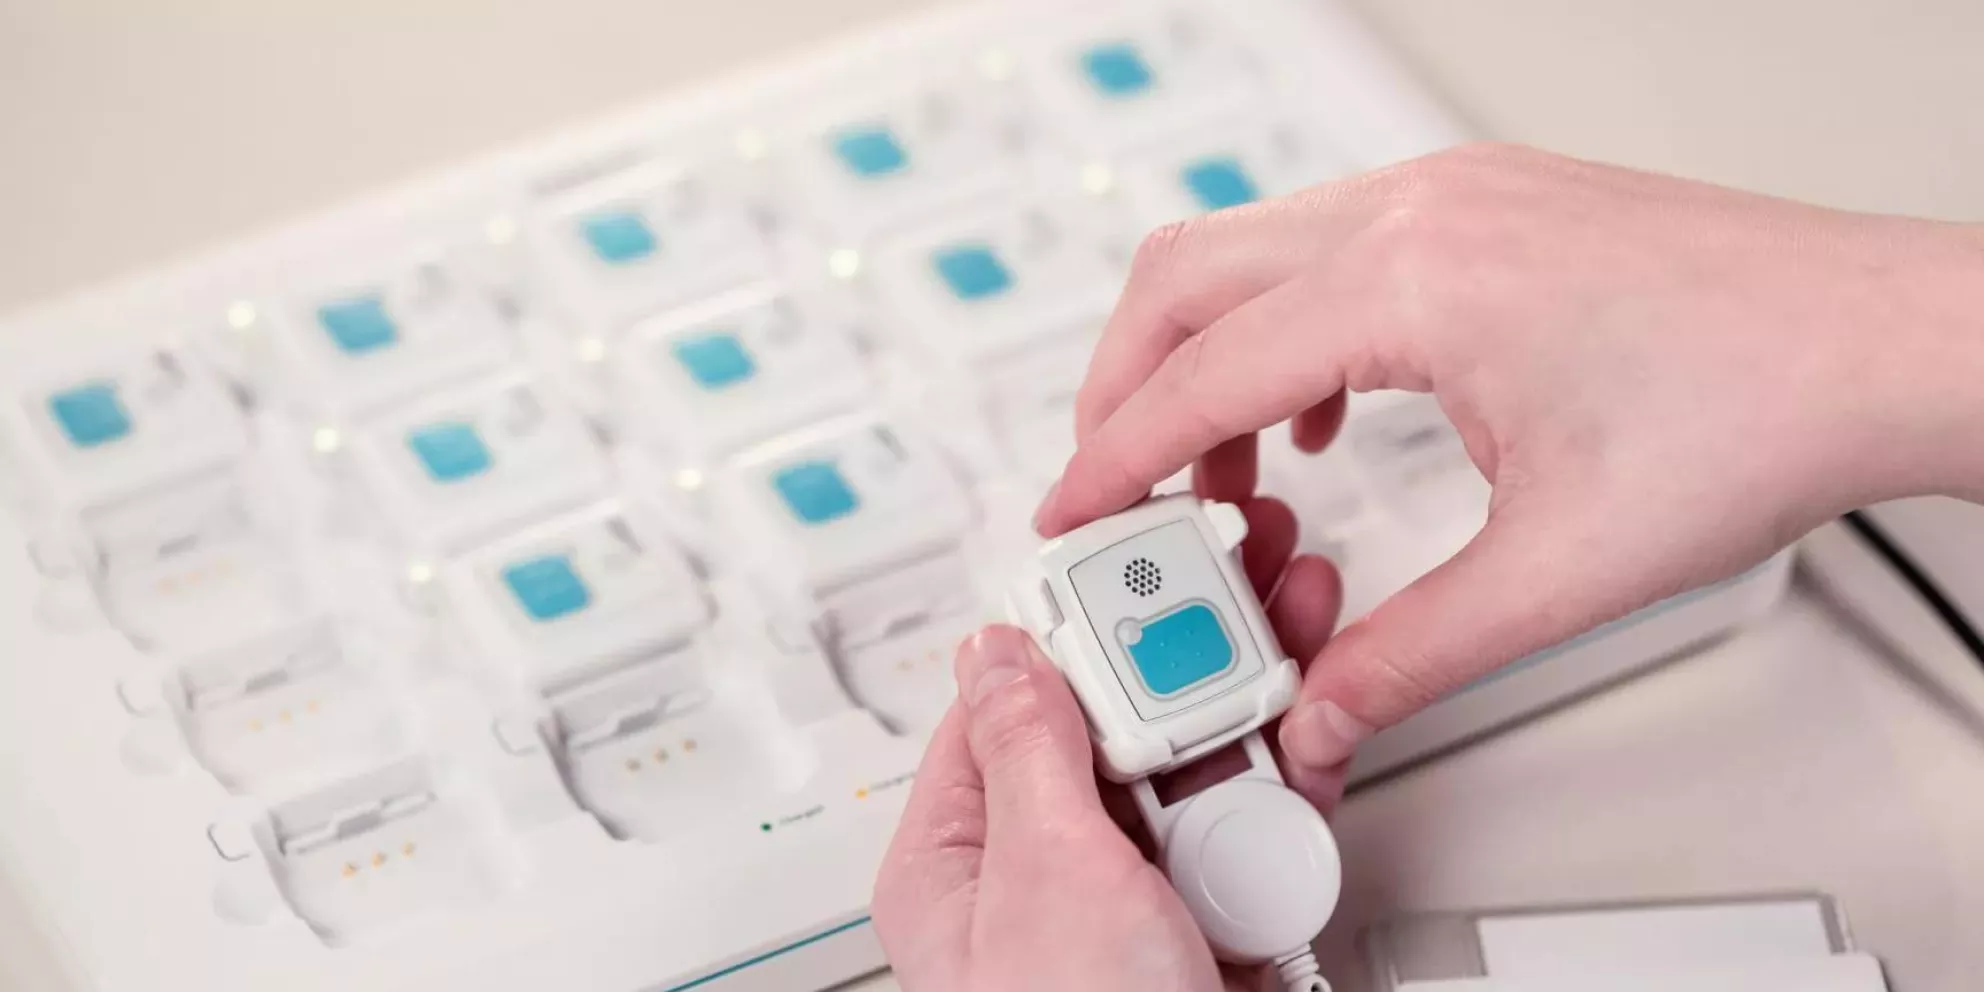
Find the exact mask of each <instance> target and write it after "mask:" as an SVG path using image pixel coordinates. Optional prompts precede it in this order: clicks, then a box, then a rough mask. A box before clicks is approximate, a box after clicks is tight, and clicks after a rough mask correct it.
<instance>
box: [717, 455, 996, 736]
mask: <svg viewBox="0 0 1984 992" xmlns="http://www.w3.org/2000/svg"><path fill="white" fill-rule="evenodd" d="M722 483H723V485H722V488H721V489H720V491H719V498H720V499H721V504H720V507H719V509H720V510H724V511H725V512H726V513H727V516H728V520H727V522H728V523H729V525H730V530H731V532H732V533H735V534H738V535H739V536H740V537H742V538H744V539H745V540H746V541H747V542H748V543H749V544H750V545H752V546H754V549H755V551H756V552H757V555H758V559H759V560H758V562H757V567H758V571H759V573H760V577H761V579H762V580H763V581H764V582H765V583H767V584H768V585H770V586H772V587H773V588H777V589H780V590H782V591H783V592H784V593H785V594H786V595H784V596H781V597H780V598H781V599H785V600H788V601H789V600H790V598H791V597H795V596H796V598H797V600H798V601H799V602H802V603H804V604H806V607H805V608H807V609H810V610H811V611H812V615H813V616H814V617H815V618H817V623H816V625H815V626H816V630H817V631H818V634H819V639H820V641H821V643H822V646H823V647H824V648H825V650H826V652H827V654H828V656H829V657H830V658H831V659H832V660H833V662H834V664H835V666H836V668H837V669H838V671H839V673H840V676H841V679H842V681H843V683H844V684H845V685H846V686H847V689H848V691H849V693H850V694H851V695H853V696H854V698H855V701H856V702H857V703H858V704H860V705H861V706H863V707H864V708H867V709H868V710H870V711H871V712H872V713H874V714H875V715H876V716H877V717H878V718H879V719H880V720H881V721H882V722H883V723H884V724H885V725H886V726H888V727H889V728H890V729H892V730H895V731H898V732H901V731H904V730H907V729H912V728H922V727H928V726H930V725H931V724H933V723H934V722H935V721H936V719H937V717H938V716H940V715H941V714H942V712H943V709H944V706H945V705H946V704H947V703H948V702H949V699H950V697H951V694H952V688H951V678H950V662H949V655H950V652H951V649H952V648H953V647H954V646H955V645H956V643H957V641H958V639H959V638H961V637H962V636H964V634H965V633H966V631H967V630H968V629H969V627H970V626H971V625H973V624H975V623H977V622H979V621H980V620H981V619H982V617H981V615H980V612H979V611H978V610H977V609H976V606H977V604H978V602H979V597H978V595H977V592H976V590H975V588H974V585H973V583H972V581H971V576H970V573H969V572H968V571H967V569H966V568H965V564H964V562H965V559H964V553H965V544H966V539H967V537H968V532H969V531H970V529H971V527H972V526H973V524H974V520H975V515H976V510H975V508H974V507H973V505H972V502H971V498H970V496H969V494H968V492H967V490H966V489H965V487H964V485H963V482H962V481H961V480H960V478H959V477H958V476H957V475H956V474H954V471H953V469H952V468H951V467H950V466H949V465H948V464H947V463H946V461H945V459H944V456H943V455H942V454H941V453H939V452H938V451H937V449H935V448H934V447H933V446H930V445H929V444H928V443H927V442H925V441H923V440H922V439H921V438H919V437H917V436H915V435H909V434H905V433H903V432H901V431H900V430H899V429H897V428H896V427H895V426H893V425H892V424H889V423H886V422H883V421H880V420H875V419H872V418H850V419H847V420H843V421H839V422H835V423H830V424H825V425H821V427H819V428H818V429H816V430H814V431H812V432H808V433H807V434H804V435H799V436H796V437H793V438H788V439H785V440H784V441H782V442H779V443H777V444H775V445H771V446H766V447H763V448H760V449H754V450H753V451H752V452H748V453H746V454H745V455H743V456H740V458H739V459H737V460H735V461H734V462H733V463H732V464H731V465H730V466H729V468H728V469H727V471H726V473H725V476H724V478H723V480H722Z"/></svg>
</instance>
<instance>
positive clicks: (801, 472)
mask: <svg viewBox="0 0 1984 992" xmlns="http://www.w3.org/2000/svg"><path fill="white" fill-rule="evenodd" d="M772 488H774V489H777V490H778V495H779V498H780V499H783V500H784V501H785V507H786V509H788V510H791V511H792V515H793V516H795V517H798V518H799V521H800V522H801V523H804V524H809V525H812V526H819V525H820V524H825V523H831V522H832V521H835V520H839V519H840V518H842V517H845V516H847V515H848V514H850V513H853V512H854V511H855V509H856V508H858V507H859V506H860V505H861V500H860V498H859V497H857V496H856V495H855V494H854V488H853V487H852V486H849V485H848V484H847V477H846V476H843V475H841V474H840V469H839V468H838V467H837V466H835V465H834V463H833V462H828V461H809V462H800V463H798V464H796V465H789V466H786V467H785V468H783V469H780V470H779V472H778V474H777V475H774V476H772Z"/></svg>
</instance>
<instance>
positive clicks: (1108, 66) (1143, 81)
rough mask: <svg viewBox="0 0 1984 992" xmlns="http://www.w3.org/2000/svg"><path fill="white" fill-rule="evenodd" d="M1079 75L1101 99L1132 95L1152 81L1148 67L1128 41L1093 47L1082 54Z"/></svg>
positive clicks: (1148, 85)
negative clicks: (1082, 75) (1086, 79)
mask: <svg viewBox="0 0 1984 992" xmlns="http://www.w3.org/2000/svg"><path fill="white" fill-rule="evenodd" d="M1082 72H1083V73H1085V74H1087V76H1088V81H1089V85H1091V86H1094V87H1095V88H1096V90H1097V91H1099V92H1101V93H1102V94H1103V95H1104V96H1112V97H1122V96H1135V95H1136V94H1138V93H1142V92H1143V91H1145V90H1147V89H1150V87H1151V83H1152V82H1153V81H1154V79H1153V77H1152V74H1151V71H1150V64H1149V63H1148V62H1145V61H1144V57H1143V54H1142V53H1140V52H1138V51H1137V46H1135V45H1132V44H1130V43H1129V42H1111V43H1109V44H1106V45H1097V46H1095V47H1094V48H1091V49H1089V50H1088V51H1086V52H1083V53H1082Z"/></svg>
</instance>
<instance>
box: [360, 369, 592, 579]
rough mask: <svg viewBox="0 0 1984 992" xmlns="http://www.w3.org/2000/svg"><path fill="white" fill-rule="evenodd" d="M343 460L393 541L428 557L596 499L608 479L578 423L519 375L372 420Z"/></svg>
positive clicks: (432, 398) (485, 381)
mask: <svg viewBox="0 0 1984 992" xmlns="http://www.w3.org/2000/svg"><path fill="white" fill-rule="evenodd" d="M349 455H350V458H351V460H352V462H353V463H354V465H355V467H356V469H357V474H358V476H359V481H360V483H361V484H362V485H363V487H364V490H365V494H366V496H368V497H369V498H370V500H371V501H372V502H373V503H374V504H375V505H376V507H377V508H378V509H379V510H380V511H381V513H382V514H383V516H384V518H385V522H386V524H387V526H388V529H389V530H390V531H392V533H393V536H394V537H395V538H396V539H397V543H399V544H400V545H402V546H404V547H406V548H408V549H412V550H416V551H421V552H425V553H429V554H452V553H456V552H459V551H461V550H463V549H464V548H465V547H467V546H468V545H470V544H473V543H475V542H476V541H478V540H482V539H485V538H487V537H489V536H491V535H492V534H493V533H495V532H497V531H500V530H501V529H502V528H504V527H506V526H517V525H521V524H523V523H525V522H527V521H529V520H530V519H531V518H533V517H535V516H538V515H540V514H543V513H545V512H547V511H552V510H556V509H558V508H560V507H566V506H572V505H575V504H578V503H581V502H583V501H585V500H587V499H588V498H596V497H598V496H600V495H602V494H604V492H605V491H606V489H607V487H608V485H609V484H610V481H611V474H610V472H609V470H608V467H607V463H606V459H605V458H604V457H603V456H602V455H601V453H600V451H599V449H598V446H597V445H596V444H595V443H594V441H593V437H592V434H591V432H590V431H588V430H587V429H586V426H585V424H584V423H583V422H582V421H580V420H579V419H578V418H577V417H576V416H574V415H572V414H571V413H570V412H568V411H566V410H563V409H561V408H559V407H558V406H556V405H554V404H553V403H552V402H551V401H550V400H549V399H548V398H546V397H545V396H544V395H542V394H540V393H539V392H538V390H537V387H536V386H535V385H534V384H533V383H532V381H531V380H530V378H529V377H528V376H525V375H522V374H508V375H504V376H500V377H497V378H494V379H488V380H484V381H481V382H478V383H475V384H472V385H470V386H467V387H464V388H462V389H459V390H455V391H452V392H448V393H442V394H437V395H434V396H431V397H428V398H426V399H424V400H422V401H421V402H420V403H418V404H415V405H412V406H408V407H403V408H400V409H398V410H396V411H395V412H394V413H392V414H391V415H390V416H385V417H381V418H379V419H377V420H374V421H372V422H370V423H368V424H366V425H365V427H364V428H363V429H361V430H359V431H357V432H356V433H355V434H354V436H353V437H352V438H351V439H350V443H349Z"/></svg>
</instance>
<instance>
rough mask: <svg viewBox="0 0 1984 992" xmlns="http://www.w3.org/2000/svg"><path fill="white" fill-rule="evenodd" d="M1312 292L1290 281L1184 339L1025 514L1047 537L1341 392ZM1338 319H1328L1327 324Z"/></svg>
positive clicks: (1332, 344) (1337, 346) (1337, 366)
mask: <svg viewBox="0 0 1984 992" xmlns="http://www.w3.org/2000/svg"><path fill="white" fill-rule="evenodd" d="M1319 295H1320V294H1319V292H1318V288H1317V286H1315V285H1314V284H1313V283H1312V281H1310V280H1300V281H1295V282H1290V283H1287V284H1284V285H1282V286H1281V287H1279V288H1277V289H1275V290H1274V291H1273V292H1270V293H1267V294H1265V295H1263V296H1261V297H1258V298H1256V299H1254V300H1251V301H1249V302H1248V303H1246V304H1245V305H1243V306H1241V307H1240V308H1239V309H1237V310H1234V311H1233V312H1232V313H1230V314H1228V315H1226V316H1225V317H1222V318H1221V319H1220V320H1219V321H1217V322H1215V323H1214V324H1213V326H1212V327H1210V328H1207V329H1206V330H1205V331H1204V332H1202V333H1200V334H1198V335H1195V336H1193V337H1191V338H1189V339H1187V340H1186V341H1185V343H1184V344H1182V345H1180V346H1179V347H1178V348H1177V349H1176V350H1174V351H1173V352H1171V354H1170V355H1169V356H1167V357H1166V358H1165V359H1164V361H1163V363H1162V364H1161V365H1159V367H1158V370H1157V371H1156V372H1155V373H1153V374H1152V375H1151V376H1150V378H1149V379H1148V380H1146V381H1145V382H1144V383H1143V384H1142V385H1141V386H1140V387H1139V388H1138V389H1137V391H1136V392H1135V393H1133V394H1131V395H1130V397H1129V398H1128V399H1126V400H1125V401H1124V402H1123V404H1122V405H1121V406H1119V407H1118V408H1117V409H1116V412H1115V413H1114V414H1112V415H1110V417H1109V419H1108V420H1106V421H1104V423H1103V424H1102V426H1101V427H1099V428H1097V429H1096V431H1095V433H1093V434H1091V435H1090V436H1089V437H1087V438H1085V439H1083V440H1082V442H1081V443H1080V445H1079V446H1078V447H1077V448H1076V449H1075V455H1074V457H1073V458H1072V459H1070V460H1069V462H1068V467H1067V468H1066V469H1065V470H1063V472H1062V474H1061V481H1060V482H1059V483H1058V484H1057V485H1056V486H1055V487H1054V489H1053V490H1052V491H1050V493H1049V494H1048V497H1047V501H1046V502H1045V503H1043V504H1042V505H1041V507H1040V510H1039V512H1038V513H1037V514H1036V515H1035V517H1034V524H1035V527H1036V529H1038V530H1039V531H1040V533H1041V535H1042V536H1045V537H1054V536H1057V535H1060V534H1064V533H1066V532H1068V531H1069V530H1072V529H1074V528H1076V527H1079V526H1081V525H1082V524H1085V523H1088V522H1089V521H1091V520H1094V519H1097V518H1099V517H1102V516H1105V515H1107V514H1110V513H1114V512H1116V511H1117V510H1121V509H1123V508H1124V507H1126V506H1129V505H1130V504H1132V503H1134V502H1136V501H1137V500H1139V499H1142V498H1143V497H1144V496H1145V495H1146V494H1148V493H1149V492H1150V489H1151V487H1152V486H1154V485H1156V484H1157V483H1159V482H1161V481H1163V480H1164V479H1167V478H1169V477H1170V476H1171V475H1172V474H1174V473H1176V472H1177V471H1178V470H1179V469H1181V468H1184V467H1185V466H1187V465H1190V464H1191V463H1192V462H1193V461H1195V460H1197V459H1198V458H1200V457H1201V456H1203V455H1205V454H1206V453H1207V452H1208V451H1211V450H1212V449H1213V448H1215V447H1216V446H1218V445H1219V444H1221V443H1223V442H1225V441H1228V440H1230V439H1232V438H1235V437H1239V436H1241V435H1243V434H1249V433H1252V432H1254V431H1258V430H1260V429H1262V428H1264V427H1268V426H1270V425H1272V424H1276V423H1280V422H1281V421H1283V420H1287V419H1289V418H1290V417H1293V416H1295V415H1296V414H1297V413H1300V412H1301V411H1303V410H1306V409H1308V408H1309V407H1310V406H1312V405H1314V404H1315V403H1317V402H1318V401H1320V400H1323V399H1326V398H1328V397H1329V396H1331V395H1333V394H1335V393H1337V392H1339V391H1341V390H1342V389H1343V387H1344V381H1345V380H1344V364H1343V362H1342V361H1341V360H1340V357H1339V356H1340V354H1341V346H1342V344H1343V343H1344V340H1345V339H1346V337H1347V336H1345V335H1340V334H1338V333H1336V332H1335V329H1334V328H1333V329H1332V333H1331V334H1330V335H1329V338H1330V339H1331V340H1322V341H1319V340H1318V339H1317V336H1316V335H1315V334H1313V333H1311V331H1312V330H1313V328H1312V327H1311V326H1310V325H1312V324H1314V323H1316V322H1317V319H1318V314H1319V313H1322V312H1326V311H1323V310H1321V309H1320V308H1319V304H1320V302H1321V301H1320V300H1319ZM1342 316H1343V314H1342V313H1341V312H1340V311H1339V312H1335V313H1332V314H1331V317H1332V320H1331V322H1332V324H1334V323H1336V321H1337V320H1338V319H1340V318H1341V317H1342Z"/></svg>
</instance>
